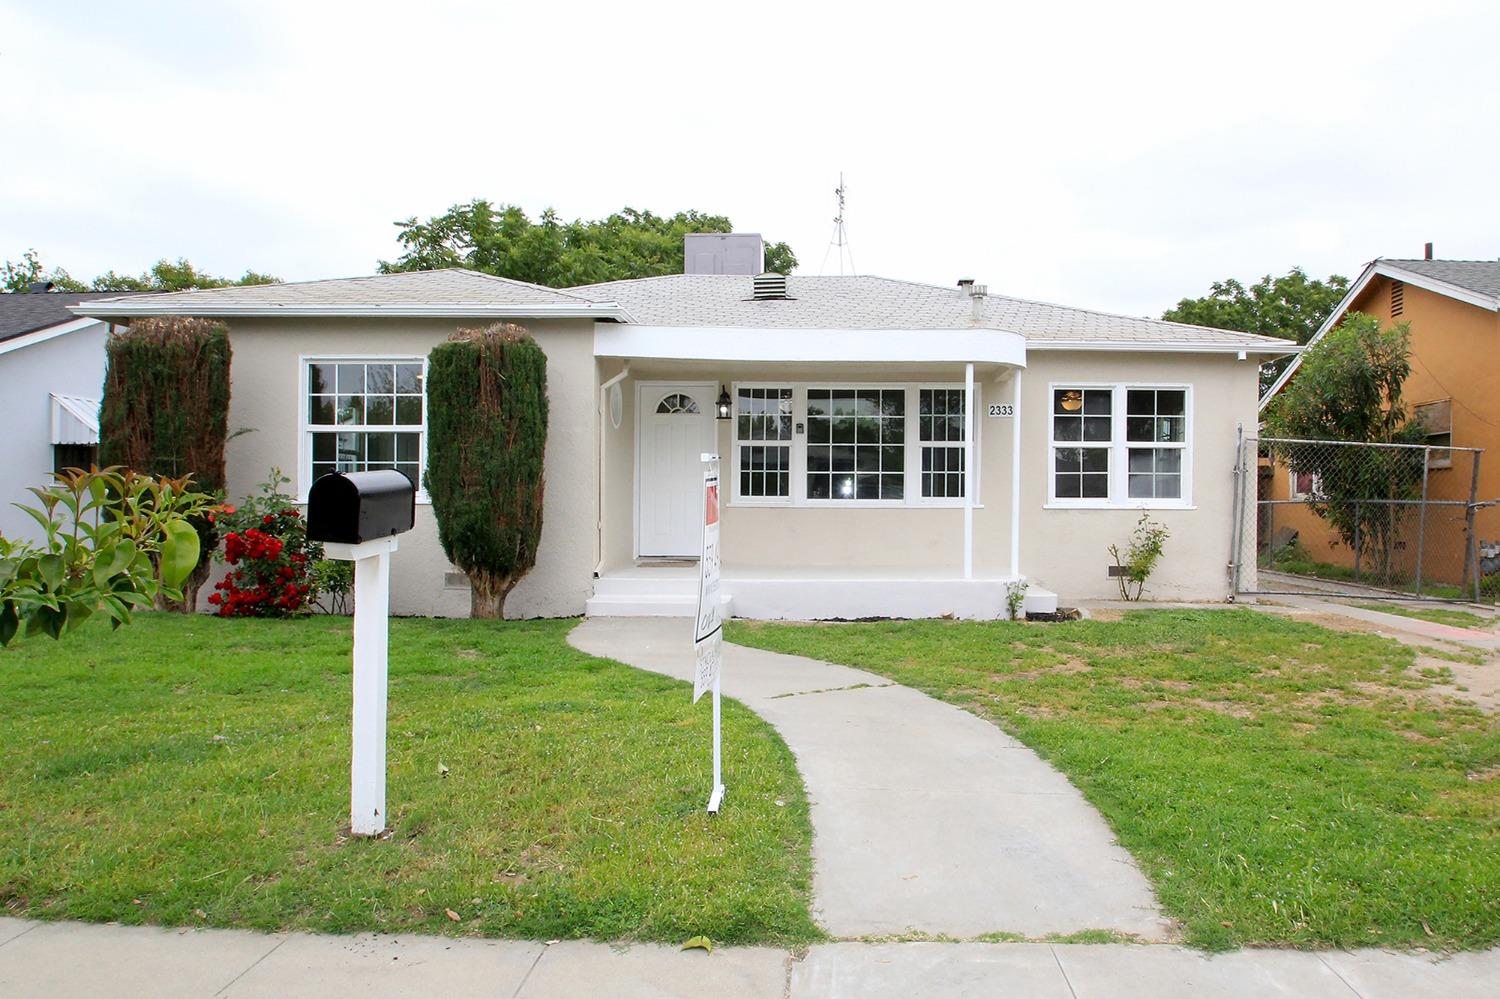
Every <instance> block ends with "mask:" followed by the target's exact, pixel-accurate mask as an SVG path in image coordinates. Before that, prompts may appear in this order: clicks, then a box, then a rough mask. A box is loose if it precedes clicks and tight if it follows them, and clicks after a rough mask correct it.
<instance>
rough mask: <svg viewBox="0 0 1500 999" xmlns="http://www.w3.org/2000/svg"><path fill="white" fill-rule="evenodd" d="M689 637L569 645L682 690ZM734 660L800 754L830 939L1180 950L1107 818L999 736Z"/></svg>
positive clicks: (593, 623)
mask: <svg viewBox="0 0 1500 999" xmlns="http://www.w3.org/2000/svg"><path fill="white" fill-rule="evenodd" d="M688 639H689V632H688V626H687V623H686V622H685V621H684V620H683V619H680V618H597V617H596V618H587V619H585V620H584V621H582V622H581V623H580V624H579V625H578V626H577V627H576V628H575V629H573V632H572V633H571V634H570V636H569V639H568V640H569V641H570V642H571V643H572V644H573V645H575V646H576V647H577V648H579V649H582V650H583V651H584V652H587V653H589V654H591V655H595V656H603V657H605V658H609V659H616V660H619V661H620V662H624V663H629V664H630V665H632V666H637V667H640V668H641V669H648V670H654V671H656V672H659V673H666V674H668V675H669V676H674V677H677V678H679V679H684V680H687V679H691V678H692V675H693V650H692V646H691V643H690V642H689V640H688ZM724 655H725V663H724V681H723V682H724V692H725V694H727V695H728V696H730V697H734V698H736V699H738V700H740V701H742V702H743V703H744V704H746V705H747V706H748V707H749V708H750V709H751V710H753V711H755V712H756V713H757V714H759V715H760V716H761V717H763V718H765V719H766V720H767V721H769V722H770V723H771V724H772V725H774V726H776V730H777V731H778V732H779V733H780V734H781V736H782V738H784V739H785V740H786V743H787V745H788V746H789V747H790V748H791V750H792V752H793V753H794V754H795V755H796V757H797V767H798V769H799V770H800V771H801V773H802V779H803V781H804V782H805V784H806V786H807V791H808V797H809V798H810V799H811V802H812V812H811V814H812V824H813V914H814V916H815V917H816V918H817V919H818V921H819V923H820V924H821V925H822V926H823V928H824V929H826V930H827V931H828V932H829V933H830V934H832V935H833V936H836V937H868V936H891V935H900V934H904V933H907V932H910V931H919V932H923V933H928V934H933V935H944V936H953V937H961V938H973V937H978V936H982V935H984V934H987V933H1016V934H1020V935H1022V936H1026V937H1043V936H1047V935H1049V934H1068V933H1074V932H1077V931H1080V930H1099V929H1107V930H1115V931H1118V932H1121V933H1128V934H1134V935H1136V936H1138V937H1140V938H1141V939H1146V940H1166V939H1171V937H1172V933H1173V929H1172V927H1171V925H1170V924H1169V923H1168V922H1167V921H1166V920H1165V919H1164V918H1163V917H1162V915H1161V912H1160V911H1159V910H1158V908H1157V906H1156V899H1155V896H1154V895H1153V893H1152V891H1151V886H1150V884H1149V883H1148V882H1147V881H1146V878H1145V877H1144V875H1142V874H1141V872H1140V870H1139V869H1138V868H1137V867H1136V866H1135V862H1134V860H1132V859H1131V857H1130V855H1129V854H1128V853H1127V852H1126V851H1125V850H1124V849H1123V848H1121V847H1120V846H1119V845H1118V844H1117V843H1115V841H1114V837H1113V835H1112V834H1111V833H1110V830H1109V827H1108V826H1107V825H1106V824H1105V822H1104V820H1103V819H1102V818H1101V817H1100V816H1099V814H1098V813H1097V812H1095V811H1094V809H1093V808H1092V807H1090V806H1089V804H1088V803H1087V802H1086V801H1084V799H1083V796H1082V795H1081V794H1079V793H1078V790H1077V789H1076V788H1074V787H1073V785H1072V784H1070V783H1068V781H1067V779H1066V778H1064V777H1063V776H1062V774H1060V773H1058V772H1057V770H1055V769H1054V768H1053V767H1052V766H1050V765H1049V764H1047V763H1045V762H1043V761H1042V759H1041V758H1040V757H1038V756H1037V755H1036V754H1035V753H1033V752H1032V751H1031V750H1030V749H1028V748H1026V747H1025V746H1024V745H1022V744H1021V743H1020V742H1018V741H1016V740H1015V739H1013V738H1011V737H1010V736H1008V735H1006V734H1005V733H1004V732H1002V731H1001V730H1000V729H999V728H997V727H996V726H994V725H992V724H990V723H989V722H987V721H984V720H983V719H981V718H978V717H976V716H975V715H972V714H969V713H968V712H967V711H963V710H960V709H959V708H955V707H953V706H952V705H949V704H944V703H942V702H941V701H937V700H934V699H933V698H930V697H928V696H926V695H925V694H921V693H918V692H917V691H915V690H911V689H910V688H907V687H902V686H899V685H896V684H893V683H891V682H890V681H889V680H887V679H885V678H884V677H881V676H876V675H875V674H873V673H865V672H862V671H860V670H856V669H850V668H848V667H845V666H835V665H831V664H829V663H823V662H817V661H815V660H812V659H804V658H802V657H800V656H788V655H780V654H778V653H774V652H765V651H762V650H759V649H748V648H743V647H740V646H735V645H727V644H726V645H725V647H724ZM705 750H706V747H705ZM733 780H734V775H733V773H728V774H726V775H725V782H726V784H727V785H728V800H729V801H730V802H731V807H732V802H733V795H734V786H733Z"/></svg>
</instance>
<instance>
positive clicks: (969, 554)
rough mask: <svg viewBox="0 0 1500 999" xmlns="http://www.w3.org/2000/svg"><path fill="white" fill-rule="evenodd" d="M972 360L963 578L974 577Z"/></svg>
mask: <svg viewBox="0 0 1500 999" xmlns="http://www.w3.org/2000/svg"><path fill="white" fill-rule="evenodd" d="M974 415H975V414H974V362H973V361H970V362H969V363H968V364H965V365H964V578H965V579H973V578H974V430H975V420H974Z"/></svg>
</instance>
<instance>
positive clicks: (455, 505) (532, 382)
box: [423, 323, 547, 618]
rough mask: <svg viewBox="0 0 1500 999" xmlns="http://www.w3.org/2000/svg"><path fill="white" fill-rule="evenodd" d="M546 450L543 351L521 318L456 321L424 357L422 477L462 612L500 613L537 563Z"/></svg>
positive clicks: (484, 615) (489, 615)
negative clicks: (459, 583) (461, 595)
mask: <svg viewBox="0 0 1500 999" xmlns="http://www.w3.org/2000/svg"><path fill="white" fill-rule="evenodd" d="M546 448H547V355H546V354H544V353H543V352H542V348H541V347H540V346H538V345H537V342H536V341H535V340H534V339H532V337H531V334H530V333H528V332H527V331H526V330H525V329H523V328H522V327H520V326H515V325H512V324H509V323H504V324H502V323H496V324H494V325H491V326H489V327H488V328H486V329H482V330H481V329H461V330H459V331H458V332H457V333H455V334H454V335H453V336H452V337H450V338H449V339H448V340H447V342H445V343H442V344H440V345H438V346H437V347H436V348H434V349H433V351H432V353H431V354H430V355H429V356H428V358H427V469H426V475H425V477H424V479H423V481H424V483H425V485H426V488H427V495H428V496H429V497H431V499H432V512H433V514H434V515H435V516H436V517H437V523H438V538H439V540H441V542H442V545H443V552H444V553H445V554H446V555H447V556H448V559H449V561H451V562H452V563H453V564H454V565H456V566H458V567H459V568H460V569H462V570H463V571H464V573H465V574H467V575H468V577H469V583H470V586H471V594H472V596H471V604H470V613H471V614H472V615H473V616H474V617H478V618H499V617H504V616H505V598H506V597H508V596H509V595H510V592H511V591H512V590H513V589H515V587H516V584H517V583H519V582H520V581H521V578H522V577H523V576H525V575H526V573H527V572H528V571H529V570H530V569H531V567H532V566H534V565H536V550H537V545H538V543H539V542H540V541H541V536H542V493H543V487H544V481H543V475H542V460H543V457H544V455H545V453H546Z"/></svg>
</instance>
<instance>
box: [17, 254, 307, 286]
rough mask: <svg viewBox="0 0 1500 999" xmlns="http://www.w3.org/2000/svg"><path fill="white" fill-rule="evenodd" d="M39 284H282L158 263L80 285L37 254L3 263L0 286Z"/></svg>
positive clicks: (182, 263) (277, 280) (178, 263)
mask: <svg viewBox="0 0 1500 999" xmlns="http://www.w3.org/2000/svg"><path fill="white" fill-rule="evenodd" d="M38 281H50V282H52V284H54V285H56V286H57V287H58V288H59V289H60V290H62V291H74V292H83V291H192V290H195V289H198V288H227V287H229V286H231V285H249V284H279V283H280V282H281V279H280V278H277V277H272V276H271V275H269V274H261V273H258V272H256V271H246V272H245V273H244V274H243V275H241V276H240V277H238V278H227V277H218V276H216V275H213V274H209V273H208V272H206V271H200V270H199V269H198V268H196V267H194V266H193V265H192V263H190V262H189V261H187V260H185V259H183V258H182V257H178V258H177V260H176V261H175V262H174V261H170V260H167V259H165V258H164V259H161V260H158V261H157V262H156V263H154V264H152V265H151V268H150V270H147V271H145V272H143V273H141V274H139V275H132V274H119V273H116V272H115V271H113V270H109V271H105V272H104V273H103V274H100V275H99V276H98V277H96V278H94V279H93V280H92V281H81V280H79V279H78V278H75V277H73V276H72V275H71V274H69V273H68V272H67V271H65V270H63V269H62V268H61V267H54V268H52V269H51V270H48V269H47V268H46V267H45V266H43V264H42V262H41V259H40V258H39V257H38V256H37V252H36V250H27V251H26V252H25V253H23V254H21V259H20V260H7V261H5V262H4V263H0V286H3V287H4V289H5V290H6V291H9V292H25V291H29V290H30V289H31V286H32V285H33V284H35V283H37V282H38Z"/></svg>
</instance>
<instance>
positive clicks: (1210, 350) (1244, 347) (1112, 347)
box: [1029, 340, 1303, 357]
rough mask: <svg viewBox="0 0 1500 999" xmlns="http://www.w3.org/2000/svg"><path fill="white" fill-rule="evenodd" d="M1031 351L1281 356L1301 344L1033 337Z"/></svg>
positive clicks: (1296, 350) (1298, 349)
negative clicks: (1274, 344) (1037, 338)
mask: <svg viewBox="0 0 1500 999" xmlns="http://www.w3.org/2000/svg"><path fill="white" fill-rule="evenodd" d="M1029 347H1030V349H1032V350H1057V351H1070V350H1104V351H1117V352H1125V353H1132V354H1263V355H1266V356H1269V357H1283V356H1286V355H1288V354H1299V353H1301V352H1302V349H1303V348H1301V347H1299V346H1297V345H1296V344H1294V343H1292V342H1291V341H1290V340H1288V341H1286V346H1284V347H1283V346H1280V345H1276V346H1272V345H1270V344H1245V343H1194V342H1192V341H1190V340H1184V341H1179V342H1175V343H1174V342H1164V341H1160V340H1032V341H1030V343H1029Z"/></svg>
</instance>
